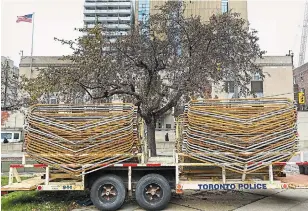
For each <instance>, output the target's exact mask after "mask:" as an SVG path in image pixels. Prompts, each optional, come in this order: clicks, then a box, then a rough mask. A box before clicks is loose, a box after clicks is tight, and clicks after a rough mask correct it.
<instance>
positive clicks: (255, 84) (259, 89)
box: [251, 81, 263, 93]
mask: <svg viewBox="0 0 308 211" xmlns="http://www.w3.org/2000/svg"><path fill="white" fill-rule="evenodd" d="M251 92H252V93H263V81H251Z"/></svg>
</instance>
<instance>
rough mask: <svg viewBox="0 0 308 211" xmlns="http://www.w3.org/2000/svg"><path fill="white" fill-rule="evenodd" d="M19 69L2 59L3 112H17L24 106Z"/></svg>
mask: <svg viewBox="0 0 308 211" xmlns="http://www.w3.org/2000/svg"><path fill="white" fill-rule="evenodd" d="M20 85H21V84H20V82H19V80H18V69H17V68H16V67H14V65H12V64H10V62H9V60H8V59H4V60H2V59H1V111H11V110H16V109H18V108H19V107H20V106H22V105H23V100H22V97H21V95H20V93H19V91H20V90H21V89H20V88H21V87H20Z"/></svg>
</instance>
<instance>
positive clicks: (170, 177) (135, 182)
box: [1, 152, 308, 210]
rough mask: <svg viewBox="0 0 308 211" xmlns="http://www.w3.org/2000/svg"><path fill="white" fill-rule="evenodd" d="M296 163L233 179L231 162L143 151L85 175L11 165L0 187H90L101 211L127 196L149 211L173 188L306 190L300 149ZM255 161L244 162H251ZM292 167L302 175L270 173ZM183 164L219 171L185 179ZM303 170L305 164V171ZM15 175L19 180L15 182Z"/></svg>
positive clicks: (115, 206) (162, 203)
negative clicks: (30, 173) (24, 175)
mask: <svg viewBox="0 0 308 211" xmlns="http://www.w3.org/2000/svg"><path fill="white" fill-rule="evenodd" d="M299 154H300V155H301V156H300V157H301V161H300V162H272V163H266V162H263V163H258V164H257V165H260V166H267V167H268V170H269V171H268V172H269V174H268V176H267V179H264V180H263V179H251V178H247V175H246V174H244V173H243V174H242V178H240V179H234V178H232V177H229V176H228V174H227V173H226V172H227V171H226V166H228V165H235V163H223V164H222V163H217V164H209V163H181V162H179V156H181V153H176V152H174V154H173V157H150V158H148V159H145V155H141V158H142V159H141V160H140V162H136V163H129V162H124V163H116V164H112V165H109V164H106V165H105V164H100V166H101V167H102V168H101V169H100V170H97V171H94V172H92V173H89V174H86V173H83V174H81V175H80V176H77V177H72V176H70V175H68V174H65V173H53V172H52V171H51V170H52V166H48V165H46V164H26V163H25V158H23V162H22V163H21V164H11V165H10V171H9V184H8V185H6V186H3V187H1V191H2V194H3V193H9V192H11V191H26V190H28V191H29V190H36V191H85V190H90V192H91V200H92V202H93V203H94V205H95V206H96V207H97V208H98V209H101V210H117V209H118V208H120V207H121V205H122V204H123V203H124V200H125V198H126V197H129V196H130V197H131V196H133V192H134V193H135V194H134V195H135V197H136V200H137V202H138V203H139V205H140V206H141V207H143V208H145V209H147V210H159V209H163V208H165V207H166V206H167V204H168V202H169V200H170V197H171V192H172V191H175V193H176V194H183V193H184V192H185V190H200V191H202V190H247V189H249V190H251V189H308V175H305V174H308V162H304V161H303V160H302V159H303V153H302V152H301V153H299ZM253 164H255V163H252V162H250V163H247V165H253ZM275 165H279V166H285V165H296V166H301V167H303V168H304V171H302V172H301V173H302V174H299V173H297V174H293V175H282V177H274V174H273V166H275ZM187 166H196V167H202V166H203V167H204V166H207V167H210V166H215V167H219V168H221V174H220V175H211V174H209V175H208V176H206V175H205V178H204V179H198V178H195V179H194V178H192V179H189V180H187V179H183V178H182V177H181V168H182V167H187ZM20 168H43V169H44V170H45V172H44V173H42V175H41V176H36V177H33V178H30V179H27V180H23V181H22V180H21V179H20V176H19V174H18V169H20ZM305 168H307V170H306V172H305ZM14 178H15V179H16V181H17V182H15V183H14V182H13V181H14Z"/></svg>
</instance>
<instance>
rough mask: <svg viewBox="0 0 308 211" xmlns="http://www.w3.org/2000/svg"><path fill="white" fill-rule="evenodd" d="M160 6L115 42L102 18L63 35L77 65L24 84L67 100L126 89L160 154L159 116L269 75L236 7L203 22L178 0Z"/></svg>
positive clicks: (252, 34)
mask: <svg viewBox="0 0 308 211" xmlns="http://www.w3.org/2000/svg"><path fill="white" fill-rule="evenodd" d="M159 9H160V13H158V14H154V15H151V16H150V17H149V18H148V19H147V22H146V23H141V25H137V26H133V27H132V29H131V32H130V33H129V34H128V35H123V36H121V37H120V38H119V39H117V41H116V42H115V43H110V42H109V41H108V39H107V37H106V35H104V33H102V32H104V30H105V29H104V28H102V27H100V26H99V25H97V26H96V27H94V28H93V29H81V30H80V31H82V32H87V33H86V34H85V35H84V36H81V37H79V38H78V39H76V40H59V41H61V42H62V43H63V44H64V45H68V46H69V47H70V48H71V49H72V50H73V52H74V53H73V54H72V55H69V56H64V57H63V59H69V60H71V61H72V65H71V66H70V67H61V68H56V67H53V68H48V69H45V70H41V71H40V74H39V76H38V78H37V79H34V80H31V81H28V82H27V83H26V84H27V86H26V90H28V91H29V93H30V95H32V96H34V95H33V93H35V97H34V99H36V98H38V97H39V96H40V95H43V94H44V93H46V92H49V91H52V92H58V93H60V95H59V96H61V100H62V101H64V102H72V101H73V100H74V98H76V97H84V95H86V96H88V97H89V98H90V99H94V100H99V99H104V98H110V97H112V96H114V95H118V96H120V97H121V96H126V97H128V98H129V100H130V101H131V102H133V103H134V104H135V105H136V106H138V113H139V115H140V116H141V117H142V118H143V119H144V120H145V122H146V125H147V139H148V144H149V147H150V149H151V154H152V155H153V156H155V155H156V145H155V126H156V121H157V119H158V118H159V117H161V116H162V115H163V114H164V113H165V112H167V111H168V110H170V109H172V107H175V106H176V105H177V104H178V103H179V102H180V101H181V100H182V99H184V97H185V98H187V96H190V95H196V94H198V93H202V92H204V88H205V87H208V86H211V85H213V84H214V85H215V84H217V83H220V82H223V81H225V80H230V78H231V79H232V80H234V81H235V83H236V85H237V86H238V87H239V88H240V93H241V94H242V95H247V94H249V90H248V88H247V85H248V84H249V83H250V80H251V76H252V75H253V74H256V73H259V74H260V75H261V77H264V75H263V74H262V72H261V69H260V67H259V66H257V65H256V64H254V61H255V60H256V59H257V58H261V57H262V55H263V54H264V52H263V51H261V50H260V47H259V45H258V43H257V41H258V37H257V35H256V31H254V30H252V31H249V29H248V27H247V26H246V25H247V24H246V23H245V20H243V19H241V18H240V17H239V14H237V13H224V14H221V15H213V16H212V17H211V18H210V20H209V21H208V22H206V23H203V22H201V21H200V18H199V17H198V16H192V17H188V18H186V17H185V16H184V15H183V14H184V11H185V5H182V3H181V2H175V1H170V2H167V3H166V4H165V5H163V6H162V7H160V8H159ZM218 66H219V68H218Z"/></svg>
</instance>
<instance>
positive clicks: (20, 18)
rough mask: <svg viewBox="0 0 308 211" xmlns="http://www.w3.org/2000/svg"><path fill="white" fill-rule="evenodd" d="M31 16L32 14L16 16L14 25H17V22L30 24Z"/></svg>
mask: <svg viewBox="0 0 308 211" xmlns="http://www.w3.org/2000/svg"><path fill="white" fill-rule="evenodd" d="M32 16H33V14H28V15H23V16H17V20H16V23H19V22H28V23H32Z"/></svg>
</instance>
